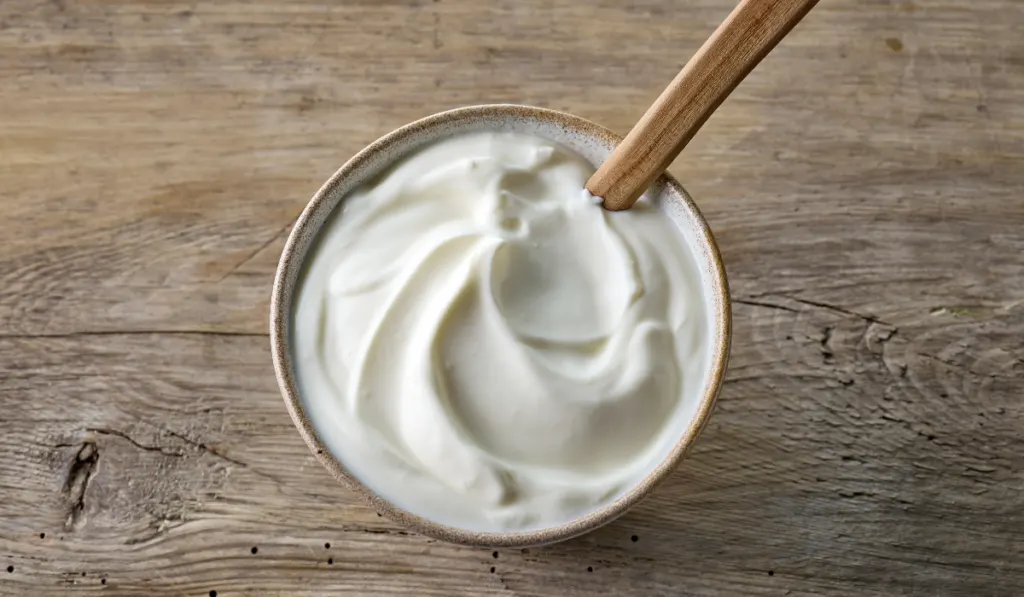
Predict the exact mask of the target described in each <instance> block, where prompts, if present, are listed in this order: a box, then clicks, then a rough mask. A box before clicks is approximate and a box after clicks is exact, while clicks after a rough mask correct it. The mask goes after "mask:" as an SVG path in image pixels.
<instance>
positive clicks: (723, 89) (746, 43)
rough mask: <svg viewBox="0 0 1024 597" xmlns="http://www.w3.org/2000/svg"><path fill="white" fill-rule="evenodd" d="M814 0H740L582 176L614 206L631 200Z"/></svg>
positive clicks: (594, 192) (606, 203) (624, 205)
mask: <svg viewBox="0 0 1024 597" xmlns="http://www.w3.org/2000/svg"><path fill="white" fill-rule="evenodd" d="M817 3H818V0H740V3H739V4H737V5H736V8H734V9H733V11H732V12H731V13H729V16H728V17H726V19H725V20H724V21H722V24H721V25H719V26H718V28H717V29H715V31H714V33H712V34H711V37H709V38H708V40H707V41H705V42H704V43H703V44H702V45H701V47H700V49H699V50H697V53H696V54H694V55H693V57H692V58H690V60H689V61H688V62H687V63H686V65H685V66H684V67H683V69H682V70H681V71H679V74H678V75H676V77H675V78H674V79H672V82H671V83H669V85H668V87H666V88H665V90H664V91H662V92H661V95H659V96H658V99H656V100H655V101H654V103H653V104H651V107H650V108H648V110H647V112H645V113H644V115H643V117H642V118H640V122H638V123H636V126H634V127H633V128H632V129H631V130H630V131H629V134H627V135H626V138H625V139H623V140H622V143H620V144H619V146H618V147H616V148H615V151H614V152H613V153H612V155H611V156H609V157H608V159H607V160H605V162H604V163H603V164H601V167H600V168H598V169H597V172H595V173H594V174H593V176H591V177H590V180H588V181H587V184H586V187H587V190H588V191H590V193H591V194H592V195H594V196H595V197H601V198H602V199H603V200H604V201H603V202H602V205H603V206H604V207H605V208H606V209H610V210H612V211H621V210H624V209H629V208H631V207H633V204H634V203H636V200H637V199H639V198H640V195H642V194H644V192H645V191H646V190H647V187H649V186H651V183H652V182H654V179H656V178H658V177H659V176H661V175H662V174H663V173H664V172H665V170H666V169H667V168H668V167H669V165H670V164H672V161H673V160H675V159H676V156H678V155H679V152H680V151H682V150H683V148H684V147H686V144H687V143H689V142H690V139H692V138H693V136H694V135H695V134H697V131H698V130H700V127H701V126H703V125H704V123H705V122H707V119H708V118H709V117H710V116H711V114H712V112H714V111H715V110H716V109H717V108H718V106H719V105H721V103H722V102H723V101H725V98H726V97H728V96H729V94H730V93H732V91H733V89H735V88H736V86H737V85H739V84H740V82H741V81H743V79H744V77H746V76H747V75H748V74H750V71H751V70H753V69H754V67H756V66H757V65H758V63H760V62H761V59H763V58H764V57H765V56H767V55H768V53H769V52H771V51H772V49H773V48H775V46H776V45H777V44H778V43H779V42H780V41H781V40H782V38H783V37H785V35H786V34H787V33H789V31H790V30H791V29H792V28H793V27H794V26H796V24H797V23H798V22H799V21H800V19H802V18H804V16H806V15H807V12H808V11H810V10H811V8H813V7H814V5H815V4H817Z"/></svg>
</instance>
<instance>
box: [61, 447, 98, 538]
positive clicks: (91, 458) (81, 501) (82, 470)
mask: <svg viewBox="0 0 1024 597" xmlns="http://www.w3.org/2000/svg"><path fill="white" fill-rule="evenodd" d="M99 459H100V451H99V448H97V447H96V444H95V443H93V442H91V441H86V442H84V443H82V447H81V448H79V450H78V453H77V454H75V459H74V461H72V463H71V468H70V469H69V470H68V475H67V479H65V481H64V487H63V488H62V490H61V491H62V493H63V494H64V498H65V501H66V502H67V504H68V515H67V519H66V520H65V522H64V530H65V531H70V530H74V529H76V528H78V527H79V526H81V523H82V522H83V521H84V519H85V516H84V515H85V492H86V490H87V489H88V488H89V482H90V481H91V480H92V478H93V475H95V474H96V465H97V463H98V462H99Z"/></svg>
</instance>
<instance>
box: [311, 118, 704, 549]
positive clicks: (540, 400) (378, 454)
mask: <svg viewBox="0 0 1024 597" xmlns="http://www.w3.org/2000/svg"><path fill="white" fill-rule="evenodd" d="M593 171H594V167H593V166H592V165H591V164H590V163H588V162H587V161H586V160H584V159H583V158H582V157H580V156H578V155H576V154H575V153H573V152H572V151H570V150H569V149H567V148H565V147H563V146H561V145H558V144H556V143H554V142H551V141H547V140H545V139H542V138H539V137H533V136H527V135H522V134H515V133H508V132H479V133H471V134H463V135H459V136H455V137H452V138H449V139H446V140H443V141H441V142H438V143H435V144H432V145H429V146H427V147H426V148H424V149H421V150H419V151H417V152H416V153H414V154H413V155H411V156H409V157H407V158H406V159H404V160H401V161H400V162H398V163H397V164H396V165H394V166H392V167H391V168H389V169H388V170H387V171H385V172H384V173H383V174H382V175H381V176H380V177H379V178H378V179H376V180H375V181H373V182H372V183H371V184H367V185H364V186H363V187H361V188H359V189H357V190H356V191H354V192H353V193H351V194H350V195H349V196H348V197H346V198H345V200H344V201H343V203H342V204H341V206H340V208H339V209H338V210H337V212H336V213H335V214H334V215H333V216H332V218H333V220H332V221H330V222H328V223H327V224H326V225H325V226H324V228H323V229H322V230H321V232H320V236H319V237H318V239H317V241H316V245H315V247H314V249H313V251H312V252H311V253H310V254H309V256H308V257H307V265H306V268H305V270H304V273H303V275H302V280H301V285H300V288H299V294H298V299H297V301H296V305H295V310H294V313H293V317H294V320H293V321H294V328H293V331H292V338H291V345H292V351H293V355H294V357H295V358H294V367H295V372H296V377H297V380H298V386H299V389H300V396H301V400H302V402H303V404H304V406H305V408H306V410H307V413H308V415H309V418H310V420H311V422H312V423H313V426H314V428H315V429H316V430H317V434H318V435H319V437H320V438H321V440H322V441H323V443H324V444H325V445H326V446H327V447H328V448H329V449H330V450H331V452H332V453H333V454H334V455H335V456H336V457H337V458H338V459H339V460H340V461H341V462H342V463H343V464H344V465H345V467H346V468H347V469H349V471H351V472H352V473H353V474H354V475H355V476H356V477H357V478H358V479H359V480H360V481H361V482H362V483H363V484H365V485H367V486H368V487H370V488H371V489H373V490H374V491H376V492H377V493H379V494H380V495H382V496H383V497H385V498H387V499H388V500H390V501H392V502H393V503H395V504H396V505H398V506H400V507H402V508H404V509H406V510H408V511H410V512H412V513H414V514H417V515H420V516H423V517H424V518H428V519H431V520H434V521H436V522H440V523H442V524H449V525H453V526H458V527H462V528H468V529H472V530H479V531H494V530H511V529H522V530H526V529H533V528H539V527H545V526H550V525H554V524H560V523H563V522H567V521H569V520H571V519H573V518H576V517H578V516H580V515H583V514H586V513H587V512H589V511H592V510H594V509H596V508H598V507H600V506H602V505H604V504H606V503H608V502H610V501H611V500H613V499H615V498H616V497H617V496H618V495H620V494H621V493H623V492H624V491H626V490H628V489H629V488H630V487H632V486H633V485H634V484H635V483H636V482H638V481H639V480H640V479H642V478H643V477H644V476H646V474H647V473H649V472H650V471H651V469H652V468H653V467H654V466H656V465H657V463H658V462H660V460H661V459H663V458H664V457H665V455H666V454H667V453H668V451H669V450H670V449H671V447H672V445H673V444H674V442H675V441H676V440H677V439H678V436H679V433H680V432H681V430H682V429H683V428H684V427H685V425H686V424H687V422H688V421H689V420H691V418H692V416H693V413H694V412H695V411H696V409H697V407H698V403H699V395H700V392H701V390H702V388H703V385H704V383H705V382H704V376H705V370H706V368H707V363H708V360H709V347H708V337H709V325H708V321H707V316H706V312H707V310H706V306H705V304H704V299H703V298H702V293H701V290H700V276H699V274H698V271H697V268H696V265H695V262H694V259H693V257H692V256H691V255H690V253H689V250H688V249H687V247H686V245H685V243H684V241H683V239H682V235H681V234H680V232H679V230H678V229H677V228H676V227H675V226H674V225H673V223H672V222H671V221H670V220H669V219H668V218H667V217H665V216H664V215H663V214H662V213H661V212H659V210H658V209H656V208H655V207H654V206H653V205H651V204H650V203H648V202H647V201H646V200H643V201H641V202H640V203H638V204H637V205H636V206H635V207H634V208H633V209H631V210H629V211H624V212H618V213H611V212H607V211H605V210H603V209H602V208H601V207H600V206H599V205H598V201H595V199H594V198H593V197H592V196H590V195H589V194H588V193H586V191H585V190H583V185H584V183H585V182H586V180H587V178H588V177H589V176H590V174H592V173H593Z"/></svg>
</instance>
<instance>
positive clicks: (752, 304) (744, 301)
mask: <svg viewBox="0 0 1024 597" xmlns="http://www.w3.org/2000/svg"><path fill="white" fill-rule="evenodd" d="M732 302H734V303H736V304H739V305H747V306H750V307H763V308H765V309H777V310H779V311H786V312H789V313H799V312H800V311H799V310H797V309H794V308H792V307H786V306H785V305H776V304H774V303H766V302H763V301H752V300H749V299H736V298H734V299H732Z"/></svg>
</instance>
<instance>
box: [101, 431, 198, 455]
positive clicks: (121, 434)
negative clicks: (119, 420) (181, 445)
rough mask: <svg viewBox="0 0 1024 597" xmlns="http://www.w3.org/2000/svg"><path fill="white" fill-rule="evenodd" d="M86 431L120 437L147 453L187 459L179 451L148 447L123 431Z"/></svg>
mask: <svg viewBox="0 0 1024 597" xmlns="http://www.w3.org/2000/svg"><path fill="white" fill-rule="evenodd" d="M86 431H89V432H92V433H96V434H99V435H113V436H115V437H120V438H121V439H123V440H125V441H127V442H128V443H130V444H131V445H133V446H135V447H136V448H139V449H140V450H144V451H146V452H157V453H159V454H163V455H164V456H171V457H173V458H184V457H185V454H184V453H182V452H177V451H173V450H167V449H165V448H163V447H161V446H148V445H146V444H143V443H140V442H138V441H136V440H135V439H133V438H132V437H131V436H130V435H128V434H127V433H125V432H123V431H118V430H116V429H104V428H97V427H88V428H86Z"/></svg>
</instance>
